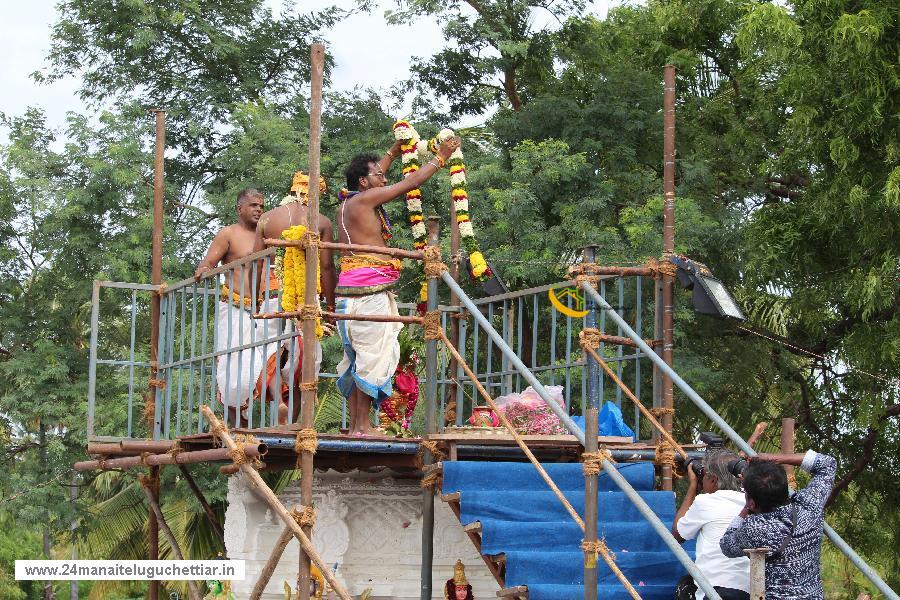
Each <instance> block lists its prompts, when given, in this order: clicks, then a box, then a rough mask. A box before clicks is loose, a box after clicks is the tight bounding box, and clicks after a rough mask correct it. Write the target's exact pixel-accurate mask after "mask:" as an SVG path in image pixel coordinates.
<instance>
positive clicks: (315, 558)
mask: <svg viewBox="0 0 900 600" xmlns="http://www.w3.org/2000/svg"><path fill="white" fill-rule="evenodd" d="M313 187H314V186H313ZM200 410H201V411H202V412H203V415H204V416H205V417H206V419H207V421H208V422H209V425H210V431H214V432H217V435H218V436H219V439H220V440H221V442H222V443H223V444H225V447H227V448H228V449H230V450H235V449H237V447H238V446H237V444H236V443H235V441H234V439H232V437H231V434H230V433H228V429H227V428H226V427H225V426H224V425H223V424H222V421H220V420H219V418H218V417H217V416H216V414H215V413H214V412H213V411H212V410H211V409H210V408H209V407H208V406H207V405H205V404H202V405H201V406H200ZM240 469H241V472H242V473H243V474H244V476H245V477H247V479H249V480H250V485H251V486H253V488H254V491H255V492H256V494H257V495H258V496H259V497H261V498H262V500H263V501H264V502H265V503H266V504H268V505H269V508H271V509H272V511H273V512H274V513H275V514H277V515H278V516H279V517H280V518H281V520H282V521H283V522H284V524H285V525H287V527H289V528H290V530H291V532H293V534H294V537H296V538H297V541H299V542H300V547H301V549H302V550H303V551H304V552H305V553H306V555H307V556H309V557H310V559H311V560H312V562H313V563H315V565H316V567H318V568H319V570H320V571H321V572H322V575H324V576H325V580H326V581H328V583H329V584H331V587H332V588H333V589H334V591H335V593H336V594H337V595H338V597H339V598H341V600H351V598H350V594H348V593H347V590H346V589H344V586H343V585H341V583H340V582H339V581H338V580H337V578H336V577H335V576H334V573H333V572H332V571H331V569H330V568H329V567H328V565H327V564H325V561H324V560H322V557H321V556H320V555H319V553H318V552H316V549H315V548H313V545H312V542H311V541H310V539H309V536H307V535H306V533H304V531H303V529H302V528H301V527H300V525H299V524H298V523H297V521H295V520H294V517H293V516H292V515H291V513H290V512H289V511H288V509H286V508H285V507H284V505H283V504H282V503H281V501H280V500H279V499H278V496H276V495H275V492H273V491H272V488H270V487H269V486H268V485H267V484H266V482H265V481H264V480H263V478H262V477H260V475H259V473H257V472H256V469H254V468H253V467H252V466H251V465H250V464H249V463H246V462H244V463H241V465H240ZM307 589H308V588H307Z"/></svg>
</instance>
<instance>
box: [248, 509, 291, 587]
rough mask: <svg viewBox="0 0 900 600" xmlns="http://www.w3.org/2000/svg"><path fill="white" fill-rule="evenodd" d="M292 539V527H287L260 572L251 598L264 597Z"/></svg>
mask: <svg viewBox="0 0 900 600" xmlns="http://www.w3.org/2000/svg"><path fill="white" fill-rule="evenodd" d="M292 539H294V532H293V531H291V528H290V527H285V528H284V529H283V530H282V531H281V535H280V536H278V540H277V541H276V542H275V545H274V546H273V547H272V553H271V554H270V555H269V560H267V561H266V564H265V565H263V568H262V571H260V573H259V579H257V580H256V584H255V585H254V586H253V591H252V592H250V600H259V599H260V598H261V597H262V594H263V592H264V591H266V586H267V585H269V580H270V579H272V573H274V572H275V569H277V568H278V561H280V560H281V555H282V554H284V551H285V549H286V548H287V547H288V544H289V543H290V542H291V540H292Z"/></svg>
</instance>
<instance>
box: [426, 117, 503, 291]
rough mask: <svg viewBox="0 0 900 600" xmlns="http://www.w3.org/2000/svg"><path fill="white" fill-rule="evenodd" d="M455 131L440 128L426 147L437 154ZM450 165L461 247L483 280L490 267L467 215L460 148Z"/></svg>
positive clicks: (489, 274) (451, 188)
mask: <svg viewBox="0 0 900 600" xmlns="http://www.w3.org/2000/svg"><path fill="white" fill-rule="evenodd" d="M455 135H456V133H455V132H454V131H453V130H452V129H441V131H440V132H439V133H438V134H437V135H436V136H435V137H434V138H432V139H431V141H430V142H428V149H429V150H431V152H433V153H434V154H437V151H438V147H439V146H440V145H441V143H443V142H444V140H446V139H448V138H451V137H453V136H455ZM447 164H448V166H449V167H450V197H451V199H452V200H453V207H454V208H455V209H456V222H457V223H458V224H459V236H460V238H462V243H463V247H464V248H465V249H466V252H468V253H469V265H470V266H471V269H472V276H473V277H474V278H475V279H478V280H484V279H487V278H489V277H492V276H493V273H492V272H491V269H490V267H488V265H487V262H486V261H485V260H484V255H483V254H482V253H481V249H480V248H479V247H478V241H477V240H476V239H475V230H474V228H473V227H472V220H471V218H470V217H469V193H468V190H467V189H466V163H465V161H464V160H463V153H462V149H461V148H457V149H456V150H454V151H453V154H451V155H450V158H449V159H448V160H447Z"/></svg>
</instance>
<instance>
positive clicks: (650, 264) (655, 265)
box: [646, 256, 678, 277]
mask: <svg viewBox="0 0 900 600" xmlns="http://www.w3.org/2000/svg"><path fill="white" fill-rule="evenodd" d="M646 265H647V268H648V269H650V270H651V271H652V272H653V274H654V275H662V276H664V277H675V275H677V274H678V267H676V266H675V265H674V264H673V263H672V261H670V260H669V259H668V257H667V256H663V257H662V258H654V257H652V256H651V257H650V258H648V259H647V263H646Z"/></svg>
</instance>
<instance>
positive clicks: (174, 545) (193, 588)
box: [140, 479, 201, 600]
mask: <svg viewBox="0 0 900 600" xmlns="http://www.w3.org/2000/svg"><path fill="white" fill-rule="evenodd" d="M140 483H141V489H142V490H144V495H145V496H146V497H147V503H148V504H149V505H150V510H151V511H153V514H154V515H156V522H157V523H159V528H160V530H161V531H162V532H163V535H165V536H166V539H167V540H169V547H170V548H171V549H172V554H174V555H175V558H176V559H177V560H184V555H183V554H182V553H181V548H179V547H178V541H177V540H176V539H175V535H174V534H173V533H172V530H171V529H169V524H168V523H166V519H165V517H163V513H162V509H161V508H160V507H159V504H158V503H157V502H156V498H154V493H153V491H152V490H151V489H150V486H151V485H152V484H150V483H147V481H146V480H144V479H141V481H140ZM187 585H188V595H190V597H191V600H201V596H200V588H199V587H197V582H196V581H193V580H190V579H189V580H188V582H187Z"/></svg>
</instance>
